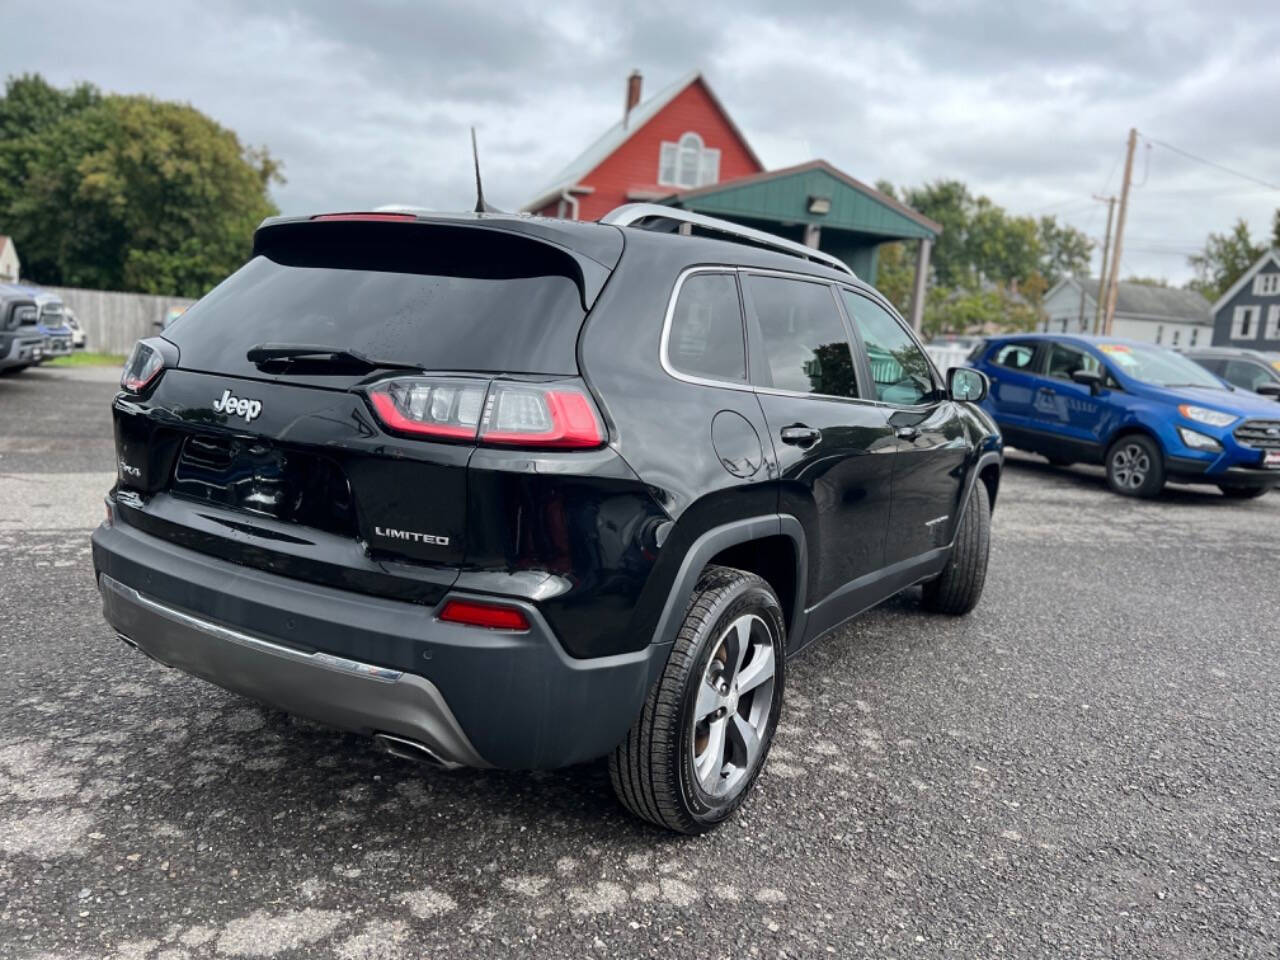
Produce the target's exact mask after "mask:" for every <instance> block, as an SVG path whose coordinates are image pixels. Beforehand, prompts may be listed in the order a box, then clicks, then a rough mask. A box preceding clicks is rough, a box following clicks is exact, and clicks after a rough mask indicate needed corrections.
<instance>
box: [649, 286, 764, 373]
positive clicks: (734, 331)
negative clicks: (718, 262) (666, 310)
mask: <svg viewBox="0 0 1280 960" xmlns="http://www.w3.org/2000/svg"><path fill="white" fill-rule="evenodd" d="M667 360H668V362H669V363H670V364H671V366H672V367H674V368H675V369H676V370H678V371H680V372H681V373H686V374H689V375H690V376H694V377H704V378H706V379H709V380H736V381H745V380H746V379H747V346H746V341H745V340H744V339H743V332H742V306H741V304H740V302H739V300H738V284H737V281H736V280H735V279H734V277H733V274H729V273H695V274H692V275H691V276H689V277H687V278H686V279H685V281H684V283H683V284H682V285H681V286H680V296H679V297H678V298H677V299H676V307H675V312H674V314H673V315H672V317H671V330H670V332H669V334H668V336H667Z"/></svg>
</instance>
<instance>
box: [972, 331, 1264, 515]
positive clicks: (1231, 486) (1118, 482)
mask: <svg viewBox="0 0 1280 960" xmlns="http://www.w3.org/2000/svg"><path fill="white" fill-rule="evenodd" d="M969 363H970V365H972V366H974V367H976V368H977V369H979V370H981V371H982V372H983V373H985V374H986V375H987V377H988V378H989V379H990V380H991V392H990V393H989V394H988V396H987V398H986V400H984V401H983V404H982V406H983V407H984V408H985V409H986V410H987V412H988V413H990V414H991V416H992V417H993V418H994V419H995V421H996V423H997V424H999V426H1000V431H1001V432H1002V433H1003V434H1004V439H1005V443H1006V444H1008V445H1009V446H1013V447H1018V448H1019V449H1022V450H1027V451H1030V452H1032V453H1038V454H1040V455H1041V456H1044V457H1047V458H1048V459H1049V462H1050V463H1053V464H1057V465H1061V466H1066V465H1069V464H1072V463H1077V462H1084V463H1101V464H1103V465H1105V466H1106V469H1107V482H1108V483H1109V484H1110V485H1111V489H1112V490H1115V491H1116V492H1117V493H1122V494H1126V495H1128V496H1134V497H1154V496H1156V495H1157V494H1158V493H1159V492H1160V490H1161V489H1162V488H1163V487H1164V484H1165V481H1166V480H1172V481H1175V482H1177V483H1211V484H1216V485H1217V486H1218V487H1219V488H1220V489H1221V490H1222V492H1223V493H1224V494H1225V495H1226V496H1228V497H1234V498H1239V499H1246V498H1251V497H1257V496H1261V495H1262V494H1264V493H1266V492H1267V491H1268V490H1270V489H1271V488H1272V487H1273V486H1275V485H1276V484H1278V483H1280V411H1277V409H1276V404H1275V401H1274V400H1270V399H1265V398H1263V397H1260V396H1257V395H1256V394H1252V393H1248V392H1246V391H1241V390H1236V389H1234V388H1233V387H1230V386H1229V385H1227V384H1226V383H1224V382H1223V381H1222V380H1219V379H1218V378H1217V377H1215V376H1214V375H1213V374H1212V373H1210V372H1209V371H1207V370H1205V369H1204V368H1203V367H1201V366H1199V365H1198V364H1196V363H1194V362H1192V361H1191V360H1188V359H1187V358H1186V357H1183V356H1181V355H1180V354H1177V353H1174V352H1173V351H1172V350H1166V349H1165V348H1163V347H1158V346H1155V345H1154V344H1150V343H1138V342H1136V341H1132V340H1119V339H1115V338H1111V337H1083V336H1067V335H1063V336H1057V335H1053V334H1018V335H1014V336H1006V337H994V338H991V339H989V340H987V341H986V342H985V343H983V344H981V345H980V346H979V347H977V348H976V349H975V350H974V351H973V353H971V354H970V355H969Z"/></svg>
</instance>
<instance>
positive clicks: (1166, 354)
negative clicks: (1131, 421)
mask: <svg viewBox="0 0 1280 960" xmlns="http://www.w3.org/2000/svg"><path fill="white" fill-rule="evenodd" d="M1098 349H1099V350H1101V351H1102V352H1103V353H1104V354H1105V355H1106V357H1107V359H1108V360H1110V361H1111V362H1112V363H1114V364H1115V365H1116V367H1117V368H1119V369H1120V370H1121V371H1122V372H1123V373H1125V374H1127V375H1128V376H1130V377H1132V378H1133V379H1134V380H1139V381H1141V382H1142V383H1149V384H1151V385H1152V386H1156V387H1208V388H1209V389H1210V390H1225V389H1226V388H1225V387H1224V386H1223V385H1222V381H1221V380H1219V379H1218V378H1217V377H1215V376H1214V375H1213V374H1211V373H1210V372H1209V371H1208V370H1206V369H1205V368H1204V367H1202V366H1200V365H1199V364H1198V363H1196V362H1194V361H1192V360H1188V359H1187V358H1186V357H1184V356H1182V355H1181V354H1178V353H1174V352H1173V351H1172V350H1165V349H1164V348H1162V347H1155V346H1151V347H1148V346H1145V345H1143V344H1130V343H1100V344H1098Z"/></svg>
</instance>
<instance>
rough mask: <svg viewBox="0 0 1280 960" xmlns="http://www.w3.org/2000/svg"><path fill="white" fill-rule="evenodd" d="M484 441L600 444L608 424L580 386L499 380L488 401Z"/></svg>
mask: <svg viewBox="0 0 1280 960" xmlns="http://www.w3.org/2000/svg"><path fill="white" fill-rule="evenodd" d="M480 442H481V443H495V444H502V445H503V446H517V447H558V448H562V449H563V448H570V449H572V448H584V447H598V446H600V445H601V444H602V443H604V427H603V425H602V424H601V423H600V417H599V416H598V415H597V414H596V410H595V406H594V405H593V404H592V402H591V399H590V398H589V397H588V396H587V395H586V393H585V392H583V391H582V390H580V389H578V388H577V387H569V388H566V387H564V386H561V385H557V386H554V387H541V386H525V385H523V384H521V385H515V384H507V383H495V384H494V385H493V389H492V390H490V392H489V399H488V401H487V402H486V404H485V412H484V422H483V423H482V424H481V426H480Z"/></svg>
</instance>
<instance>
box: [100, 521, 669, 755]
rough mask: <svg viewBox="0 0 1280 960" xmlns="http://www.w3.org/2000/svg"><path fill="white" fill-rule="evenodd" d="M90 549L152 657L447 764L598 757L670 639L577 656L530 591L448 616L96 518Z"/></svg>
mask: <svg viewBox="0 0 1280 960" xmlns="http://www.w3.org/2000/svg"><path fill="white" fill-rule="evenodd" d="M93 561H94V569H95V572H96V574H97V577H98V586H99V590H100V591H101V593H102V597H103V613H104V615H105V617H106V619H107V621H108V623H110V624H111V626H112V627H113V628H114V629H115V630H116V632H117V633H119V634H120V635H122V636H123V637H125V638H127V639H128V640H129V641H130V642H131V643H132V644H134V645H136V646H137V647H138V648H139V649H141V650H142V651H144V652H146V653H147V654H149V655H150V656H152V657H154V658H155V659H156V660H158V661H160V662H161V663H165V664H167V665H170V666H173V667H176V668H178V669H180V670H183V671H186V672H187V673H190V674H192V675H194V676H197V677H200V678H202V679H204V680H208V681H210V682H212V683H215V684H217V685H219V686H221V687H224V688H225V689H228V690H231V691H233V692H236V693H239V694H242V695H245V696H248V697H251V698H253V699H256V700H259V701H261V702H263V703H266V704H270V705H272V706H276V707H278V708H280V709H282V710H285V711H287V712H290V713H295V714H298V715H300V716H305V717H308V718H311V719H314V720H317V721H319V722H321V723H325V724H328V725H330V726H334V727H338V728H341V729H346V730H352V731H355V732H358V733H364V734H370V735H372V734H390V735H392V736H396V737H403V738H407V739H409V740H413V741H415V742H417V743H420V744H422V745H424V746H426V747H427V748H428V749H429V750H430V752H431V753H433V754H434V755H435V756H436V757H438V758H439V759H440V760H441V761H442V762H444V763H446V764H460V765H467V766H494V767H503V768H511V769H530V768H534V769H546V768H555V767H561V766H566V765H568V764H572V763H580V762H584V761H587V760H592V759H595V758H598V757H601V756H604V755H605V754H607V753H608V752H609V751H610V750H612V749H613V747H615V746H616V745H617V744H618V743H619V742H620V741H621V740H622V738H623V737H624V736H625V735H626V733H627V731H628V730H629V729H630V727H631V724H632V723H633V722H634V720H635V718H636V716H637V715H638V714H639V712H640V708H641V706H642V705H643V703H644V699H645V697H646V696H647V694H648V691H649V686H650V684H651V683H652V681H653V680H654V679H656V677H657V675H658V673H659V672H660V671H661V669H662V667H663V665H664V664H665V662H666V654H667V652H668V651H669V646H666V645H652V646H650V647H647V648H645V649H643V650H640V651H636V652H635V653H628V654H619V655H616V656H610V657H600V658H595V659H586V660H578V659H574V658H572V657H569V656H568V655H567V654H566V653H565V652H564V650H563V648H562V647H561V646H560V644H559V642H558V641H557V640H556V638H555V637H554V635H553V634H552V632H551V630H550V628H549V627H548V626H547V624H546V621H545V620H543V618H542V617H541V615H540V614H539V612H538V610H537V608H536V607H535V606H534V605H532V604H518V605H520V606H522V608H523V609H524V610H525V613H526V616H527V617H528V619H529V622H530V623H531V624H532V627H531V629H530V630H528V631H525V632H518V633H517V632H508V631H497V630H484V629H480V628H476V627H468V626H462V625H458V624H452V623H444V622H441V621H439V620H438V619H436V618H435V616H434V614H433V608H430V607H427V606H424V605H421V604H415V603H407V602H404V601H398V600H388V599H383V598H378V597H370V596H367V595H365V594H361V593H355V592H352V591H347V590H339V589H335V588H332V587H323V586H319V585H316V584H311V583H306V582H303V581H299V580H294V579H292V578H288V577H281V576H277V575H274V574H270V573H265V572H263V571H260V570H255V569H251V568H248V567H243V566H240V565H238V564H234V563H230V562H227V561H225V560H220V559H218V558H215V557H209V556H206V555H204V554H200V553H196V552H195V551H192V550H188V549H185V548H183V547H178V546H175V545H173V544H171V543H169V542H167V541H165V540H162V539H160V538H158V537H154V536H151V535H149V534H145V533H142V532H141V531H139V530H137V529H135V528H132V527H129V526H127V525H125V524H123V523H120V522H117V523H116V524H115V525H114V526H107V525H105V524H104V525H103V526H100V527H99V528H98V529H97V531H95V533H94V535H93ZM455 595H456V594H455ZM472 596H474V594H473V595H472ZM503 600H504V602H510V600H509V598H505V597H504V598H503Z"/></svg>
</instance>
